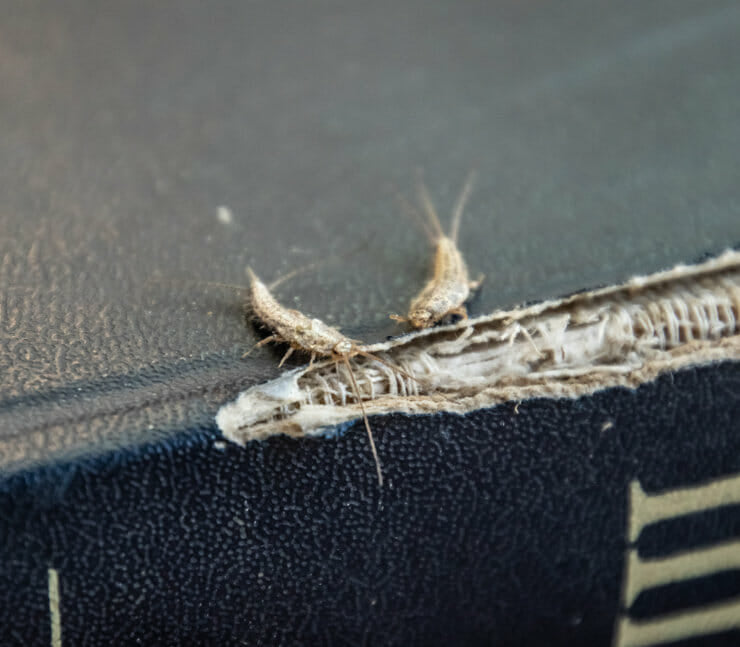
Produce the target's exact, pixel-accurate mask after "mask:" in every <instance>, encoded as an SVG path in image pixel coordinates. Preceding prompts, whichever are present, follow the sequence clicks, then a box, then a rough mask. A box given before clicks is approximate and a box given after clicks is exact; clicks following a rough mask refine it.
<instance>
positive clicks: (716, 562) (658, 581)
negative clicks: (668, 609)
mask: <svg viewBox="0 0 740 647" xmlns="http://www.w3.org/2000/svg"><path fill="white" fill-rule="evenodd" d="M628 560H629V563H628V565H627V568H628V571H627V572H628V573H629V575H630V576H629V579H628V580H627V587H626V589H625V593H624V606H625V607H626V608H629V607H630V606H632V603H633V602H634V601H635V598H637V596H638V595H639V594H640V593H641V592H642V591H643V590H645V589H651V588H653V587H656V586H662V585H664V584H670V583H671V582H678V581H682V580H690V579H692V578H695V577H702V576H704V575H711V574H712V573H718V572H720V571H726V570H730V569H740V540H737V541H730V542H726V543H723V544H719V545H717V546H712V547H711V548H703V549H698V550H691V551H685V552H682V553H679V554H677V555H672V556H670V557H662V558H659V559H647V560H641V559H640V557H639V555H638V554H637V550H636V549H634V550H630V551H629V556H628Z"/></svg>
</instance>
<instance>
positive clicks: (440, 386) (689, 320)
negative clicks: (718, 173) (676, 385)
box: [216, 250, 740, 444]
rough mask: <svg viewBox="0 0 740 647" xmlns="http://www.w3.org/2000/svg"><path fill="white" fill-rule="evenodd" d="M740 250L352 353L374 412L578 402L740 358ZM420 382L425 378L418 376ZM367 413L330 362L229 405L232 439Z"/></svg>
mask: <svg viewBox="0 0 740 647" xmlns="http://www.w3.org/2000/svg"><path fill="white" fill-rule="evenodd" d="M739 322H740V251H734V250H731V251H727V252H725V253H723V254H722V255H720V256H718V257H716V258H713V259H711V260H709V261H706V262H704V263H700V264H697V265H688V266H687V265H679V266H676V267H674V268H673V269H671V270H667V271H664V272H659V273H657V274H652V275H649V276H643V277H636V278H633V279H631V280H630V281H628V282H627V283H625V284H622V285H617V286H611V287H606V288H602V289H598V290H593V291H590V292H581V293H578V294H574V295H572V296H569V297H566V298H564V299H558V300H552V301H545V302H542V303H538V304H536V305H532V306H527V307H521V308H515V309H513V310H508V311H497V312H494V313H492V314H490V315H487V316H483V317H478V318H476V319H470V320H467V321H463V322H460V323H458V324H454V325H448V326H441V327H437V328H431V329H427V330H423V331H420V332H417V333H411V334H408V335H405V336H403V337H399V338H397V339H393V340H391V341H388V342H385V343H380V344H375V345H373V346H371V347H369V350H370V351H371V352H372V353H374V354H378V355H380V356H381V357H382V358H383V359H385V360H386V361H388V362H389V363H391V364H394V365H396V366H398V367H400V368H401V369H402V370H403V371H404V372H406V373H407V374H408V375H409V376H411V377H413V378H415V379H409V378H408V377H407V376H404V375H402V374H401V372H399V371H394V370H393V369H392V368H389V367H388V366H384V365H382V364H380V363H379V362H375V361H373V360H371V359H367V358H363V357H357V358H355V359H354V360H353V361H352V365H353V366H352V369H353V372H354V374H355V377H356V379H357V383H358V387H359V391H360V393H361V395H362V400H363V404H364V406H365V409H366V410H367V413H368V415H375V414H385V413H406V414H430V413H438V412H442V411H446V412H453V413H458V414H464V413H467V412H469V411H473V410H475V409H480V408H483V407H490V406H493V405H496V404H499V403H502V402H506V401H521V400H526V399H528V398H535V397H557V398H576V397H579V396H581V395H585V394H589V393H593V392H594V391H597V390H600V389H605V388H609V387H614V386H625V387H632V388H634V387H637V386H639V385H640V384H642V383H644V382H646V381H649V380H653V379H655V378H656V377H657V376H658V375H660V374H661V373H664V372H668V371H675V370H677V369H680V368H684V367H687V366H692V365H699V364H706V363H709V362H718V361H724V360H738V359H740V323H739ZM417 380H418V381H417ZM361 416H362V412H361V409H360V406H359V404H358V402H357V400H356V398H355V396H354V392H353V390H352V383H351V381H350V379H349V375H348V374H347V370H346V368H345V367H344V366H343V365H341V364H340V363H337V362H335V361H333V360H331V359H328V360H324V361H321V362H316V363H314V365H313V366H312V367H311V368H309V367H308V366H304V367H301V368H298V369H296V370H292V371H289V372H286V373H285V374H284V375H282V376H281V377H279V378H277V379H275V380H272V381H270V382H267V383H265V384H260V385H257V386H254V387H252V388H250V389H249V390H247V391H244V392H243V393H241V394H240V395H239V397H238V398H237V399H236V400H235V401H233V402H230V403H228V404H225V405H223V406H222V407H221V408H220V410H219V411H218V414H217V416H216V421H217V423H218V426H219V428H220V429H221V431H222V432H223V434H224V436H225V437H226V438H228V439H229V440H232V441H234V442H236V443H240V444H243V443H245V442H247V441H249V440H255V439H264V438H267V437H269V436H272V435H275V434H287V435H291V436H297V437H300V436H316V435H327V434H330V433H331V432H332V431H336V430H335V429H332V428H335V427H336V425H339V424H342V423H346V422H348V421H350V420H354V419H359V418H361Z"/></svg>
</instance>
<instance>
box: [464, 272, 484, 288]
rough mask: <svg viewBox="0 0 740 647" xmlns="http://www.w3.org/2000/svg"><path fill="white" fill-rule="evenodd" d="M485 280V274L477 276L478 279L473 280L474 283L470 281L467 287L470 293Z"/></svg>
mask: <svg viewBox="0 0 740 647" xmlns="http://www.w3.org/2000/svg"><path fill="white" fill-rule="evenodd" d="M485 278H486V275H485V274H479V275H478V278H477V279H475V281H470V283H468V287H469V288H470V289H471V290H472V291H475V290H477V289H478V288H479V287H480V286H481V285H482V284H483V279H485Z"/></svg>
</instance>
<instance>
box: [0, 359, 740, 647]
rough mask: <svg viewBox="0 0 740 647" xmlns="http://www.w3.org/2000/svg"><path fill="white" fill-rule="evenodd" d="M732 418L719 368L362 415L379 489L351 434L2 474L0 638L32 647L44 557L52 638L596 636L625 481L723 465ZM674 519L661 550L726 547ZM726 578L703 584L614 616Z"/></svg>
mask: <svg viewBox="0 0 740 647" xmlns="http://www.w3.org/2000/svg"><path fill="white" fill-rule="evenodd" d="M656 403H660V406H656ZM738 416H740V365H738V364H737V363H725V364H720V365H714V366H708V367H704V368H698V369H690V370H684V371H681V372H679V373H676V374H673V375H667V376H664V377H663V378H661V379H659V380H658V381H657V382H655V383H651V384H646V385H644V386H642V387H641V388H639V389H638V390H636V391H629V390H626V389H610V390H606V391H602V392H600V393H597V394H595V395H594V396H591V397H583V398H580V399H578V400H555V401H553V400H531V401H528V402H523V403H522V404H521V405H520V406H519V409H518V414H517V413H515V411H514V407H513V405H502V406H498V407H496V408H493V409H489V410H483V411H480V412H477V413H474V414H471V415H468V416H466V417H465V418H460V417H457V416H452V415H437V416H432V417H424V416H418V417H405V416H400V415H395V416H387V417H385V418H382V419H381V418H374V419H373V427H374V429H375V430H376V440H377V442H378V450H379V452H380V456H381V458H382V461H383V468H384V473H385V476H386V487H385V488H384V489H383V490H379V489H378V486H377V481H376V477H375V470H374V467H373V463H372V459H371V457H370V455H369V452H368V448H367V442H366V437H365V434H364V430H363V428H362V425H361V424H355V425H354V426H353V427H352V428H351V429H350V430H348V431H347V432H346V433H345V434H344V435H343V436H341V437H339V438H337V439H335V440H315V441H303V442H295V441H291V440H287V439H273V440H270V441H267V442H264V443H252V444H250V445H249V446H248V447H246V448H240V447H236V446H233V445H227V446H226V447H224V448H222V449H218V448H217V446H214V441H216V440H217V438H218V435H217V434H216V433H215V432H214V431H213V429H202V430H200V431H198V430H191V431H190V432H188V433H184V434H182V435H181V436H180V437H178V438H176V439H173V440H172V441H170V442H167V443H160V444H157V445H155V446H151V447H145V448H140V449H139V450H137V451H132V452H125V453H120V452H119V453H113V454H110V455H108V456H106V457H104V458H100V459H97V460H82V461H77V462H75V463H73V464H60V465H57V466H55V467H53V468H48V469H44V470H37V471H34V472H32V473H25V474H18V475H16V476H15V477H13V478H11V479H7V480H6V481H5V482H4V483H3V484H2V497H1V498H0V514H1V515H2V527H3V541H2V547H1V548H0V550H1V551H2V553H1V557H0V563H1V564H2V565H3V566H2V571H1V577H2V579H1V580H0V591H2V594H1V595H2V598H3V599H2V600H1V602H2V603H1V604H0V627H4V628H5V635H6V637H8V638H10V640H9V642H7V638H6V643H5V644H25V645H44V644H48V619H47V614H48V612H47V609H48V602H47V597H46V569H47V567H49V566H54V567H56V568H57V569H58V570H59V573H60V581H61V595H62V606H61V614H62V619H63V631H64V639H65V644H74V645H102V644H155V643H156V644H164V645H185V644H203V645H219V644H234V645H237V644H248V645H252V644H264V645H291V644H307V645H346V644H350V645H361V644H366V645H431V644H437V645H441V644H456V645H509V644H527V645H543V646H545V645H548V646H552V645H584V646H585V645H607V644H609V639H610V635H611V630H612V624H613V621H614V617H615V614H616V613H617V611H618V607H619V590H620V583H621V577H622V558H623V551H624V549H625V542H624V537H625V533H626V517H625V515H626V512H625V510H626V495H627V489H628V483H629V481H630V480H631V479H634V478H639V479H640V481H641V482H642V484H643V486H644V487H645V489H646V490H648V491H654V490H662V489H666V488H668V489H670V488H675V487H679V486H686V485H691V484H694V483H700V482H703V481H706V480H710V479H713V478H717V477H719V476H722V475H726V474H734V473H737V472H738V471H740V436H739V435H738V434H737V431H738V428H737V420H738ZM607 421H610V422H612V423H613V427H612V428H610V429H607V430H602V427H603V425H604V423H605V422H607ZM696 521H697V519H696V516H691V517H687V518H683V519H682V520H681V523H683V524H691V523H694V524H695V525H696V526H697V527H698V530H695V531H694V532H687V530H686V528H684V529H679V530H680V532H678V533H677V532H676V530H677V529H676V527H675V525H674V526H673V527H672V528H670V530H671V531H672V532H671V535H672V536H673V537H674V540H673V543H671V541H670V540H668V541H666V540H661V542H659V543H662V544H663V546H664V548H663V551H664V552H665V553H666V554H668V553H671V552H673V551H674V550H675V549H676V542H675V537H676V536H683V538H684V539H683V544H682V545H681V548H682V549H684V550H685V549H687V548H690V547H691V545H695V546H698V545H701V544H702V543H706V542H711V541H713V540H716V539H717V538H718V537H719V536H723V535H724V536H727V535H728V534H729V535H730V536H732V535H733V534H734V536H737V529H738V527H740V509H739V508H737V507H735V508H729V509H723V510H722V511H721V513H717V514H716V516H715V517H714V518H713V519H710V520H709V521H708V522H707V520H706V519H705V520H704V522H703V523H701V524H697V523H696ZM665 529H666V528H662V529H661V528H659V532H660V531H661V530H665ZM733 529H734V530H733ZM687 537H688V539H687ZM653 539H654V537H653ZM645 541H646V554H650V542H651V540H650V538H649V537H648V538H647V539H646V540H645ZM641 544H642V541H641ZM654 553H655V549H654V548H653V554H654ZM739 584H740V581H739V580H738V577H737V573H734V575H733V574H732V572H731V573H730V574H729V575H728V574H727V573H724V574H720V575H719V576H717V577H715V578H712V579H711V580H709V581H708V582H707V583H706V584H705V585H704V587H703V588H702V587H696V586H694V587H691V588H690V590H688V589H687V591H684V595H683V597H681V591H669V592H668V593H665V594H663V595H661V592H660V591H659V592H657V593H655V591H651V592H650V593H651V594H652V595H653V598H654V599H653V600H652V601H651V600H650V599H640V600H638V604H637V605H636V609H637V612H638V613H639V614H640V615H642V616H645V615H651V612H652V613H653V614H654V613H656V612H657V611H660V610H665V608H666V607H667V608H671V605H672V606H673V607H679V608H680V607H681V606H682V605H683V606H687V605H688V604H689V603H690V602H693V603H696V601H697V600H696V598H697V591H698V592H699V595H700V596H703V598H702V597H699V600H702V599H704V600H705V601H710V600H711V599H713V598H716V597H721V596H723V595H725V596H726V595H727V594H728V592H732V591H733V590H734V591H735V592H736V591H737V589H738V585H739ZM738 640H740V634H738V633H737V632H735V633H732V634H727V640H726V641H725V642H720V640H719V639H718V638H717V637H713V638H712V639H711V641H707V640H706V639H705V640H704V641H703V642H701V643H697V642H696V641H694V643H693V644H712V645H716V644H726V645H730V644H736V643H737V641H738Z"/></svg>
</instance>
